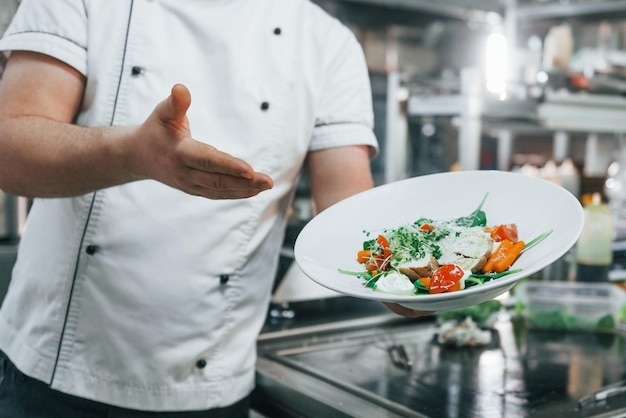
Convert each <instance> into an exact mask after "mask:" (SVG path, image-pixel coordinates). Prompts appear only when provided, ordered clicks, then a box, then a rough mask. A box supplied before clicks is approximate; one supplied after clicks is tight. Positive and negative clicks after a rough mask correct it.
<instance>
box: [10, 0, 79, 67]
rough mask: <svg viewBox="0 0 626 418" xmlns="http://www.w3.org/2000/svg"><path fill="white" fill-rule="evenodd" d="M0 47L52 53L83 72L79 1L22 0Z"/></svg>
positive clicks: (50, 54) (11, 49) (51, 54)
mask: <svg viewBox="0 0 626 418" xmlns="http://www.w3.org/2000/svg"><path fill="white" fill-rule="evenodd" d="M0 50H2V51H5V52H6V53H7V54H8V53H10V51H17V50H21V51H32V52H39V53H42V54H46V55H49V56H52V57H54V58H56V59H58V60H60V61H63V62H65V63H66V64H68V65H70V66H72V67H74V68H75V69H76V70H77V71H79V72H81V73H82V74H86V72H87V14H86V11H85V6H84V4H83V2H82V1H81V0H22V2H21V3H20V6H19V8H18V10H17V12H16V14H15V16H14V18H13V20H12V21H11V24H10V25H9V27H8V29H7V30H6V32H5V33H4V36H3V37H2V39H0Z"/></svg>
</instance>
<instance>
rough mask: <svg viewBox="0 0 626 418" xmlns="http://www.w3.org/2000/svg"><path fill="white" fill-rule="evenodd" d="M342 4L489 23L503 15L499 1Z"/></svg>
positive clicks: (344, 0)
mask: <svg viewBox="0 0 626 418" xmlns="http://www.w3.org/2000/svg"><path fill="white" fill-rule="evenodd" d="M337 1H338V2H340V3H358V4H363V5H370V6H381V7H386V8H391V9H397V10H408V11H415V12H423V13H427V14H431V15H437V16H441V17H448V18H453V19H459V20H471V21H479V22H487V21H492V20H493V13H496V14H498V15H502V13H503V10H504V9H503V7H502V5H501V3H500V1H499V0H456V1H455V0H437V1H432V0H337Z"/></svg>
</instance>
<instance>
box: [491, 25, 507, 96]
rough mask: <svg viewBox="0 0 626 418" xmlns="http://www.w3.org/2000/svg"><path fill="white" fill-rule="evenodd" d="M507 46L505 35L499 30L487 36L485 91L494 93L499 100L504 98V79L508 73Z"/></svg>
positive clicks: (505, 93) (505, 94)
mask: <svg viewBox="0 0 626 418" xmlns="http://www.w3.org/2000/svg"><path fill="white" fill-rule="evenodd" d="M508 63H509V55H508V47H507V42H506V38H505V36H504V35H503V34H502V33H501V32H499V31H495V32H492V33H491V34H490V35H489V36H488V37H487V51H486V61H485V74H486V80H487V91H489V92H490V93H493V94H496V95H497V96H498V98H499V99H500V100H504V99H506V96H507V91H506V79H507V73H508Z"/></svg>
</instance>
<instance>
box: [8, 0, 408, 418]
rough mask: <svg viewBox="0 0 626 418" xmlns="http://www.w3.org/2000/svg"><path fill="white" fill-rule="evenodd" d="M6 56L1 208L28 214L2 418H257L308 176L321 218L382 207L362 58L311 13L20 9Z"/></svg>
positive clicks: (350, 39)
mask: <svg viewBox="0 0 626 418" xmlns="http://www.w3.org/2000/svg"><path fill="white" fill-rule="evenodd" d="M0 49H2V50H3V51H5V52H6V54H8V63H7V66H6V69H5V72H4V74H3V79H2V82H1V83H0V188H1V189H2V190H4V191H6V192H8V193H11V194H15V195H20V196H28V197H33V198H35V199H34V203H33V206H32V209H31V210H30V213H29V216H28V220H27V224H26V227H25V230H24V232H23V236H22V239H21V242H20V248H19V254H18V260H17V263H16V266H15V268H14V271H13V277H12V282H11V286H10V289H9V292H8V294H7V297H6V299H5V302H4V304H3V305H2V308H1V310H0V350H1V351H2V355H1V359H0V417H11V418H16V417H18V418H19V417H29V418H33V417H52V416H55V417H56V416H64V417H70V416H71V417H92V416H93V417H96V416H98V417H99V416H125V417H126V416H129V417H132V416H142V417H145V416H153V415H154V416H160V414H163V413H168V412H174V411H176V412H177V413H178V414H176V415H167V416H180V417H186V416H194V417H195V416H203V417H204V416H207V417H209V416H211V417H212V416H247V415H248V409H249V398H248V396H249V394H250V392H251V390H252V389H253V385H254V372H255V360H256V357H255V356H256V353H255V341H256V337H257V334H258V332H259V330H260V329H261V326H262V324H263V322H264V319H265V315H266V310H267V306H268V302H269V299H270V292H271V288H272V281H273V277H274V274H275V271H276V267H277V261H278V253H279V249H280V246H281V243H282V238H283V232H284V228H285V221H286V213H287V210H288V208H289V206H290V202H291V199H292V196H293V192H294V188H295V185H296V183H297V181H298V177H299V174H300V173H301V169H302V168H303V167H305V168H306V170H307V171H308V175H309V179H310V183H311V190H312V198H313V201H314V204H315V207H316V210H317V211H321V210H323V209H325V208H326V207H328V206H329V205H331V204H333V203H335V202H337V201H339V200H341V199H343V198H345V197H347V196H350V195H352V194H354V193H357V192H360V191H362V190H365V189H368V188H370V187H372V177H371V174H370V168H369V167H370V166H369V161H370V158H372V157H373V156H374V155H375V154H376V152H377V143H376V139H375V137H374V134H373V131H372V125H373V114H372V103H371V91H370V84H369V80H368V72H367V68H366V64H365V61H364V56H363V53H362V50H361V48H360V46H359V44H358V42H357V40H356V39H355V37H354V36H353V35H352V33H351V32H350V31H349V30H348V29H347V28H346V27H344V26H343V25H342V24H340V23H339V22H338V21H337V20H335V19H334V18H332V17H330V16H329V15H327V14H326V13H325V12H323V11H322V10H321V9H320V8H318V7H317V6H315V5H314V4H312V3H310V2H309V1H306V0H198V1H190V0H184V1H181V0H128V1H113V2H111V1H108V0H22V2H21V5H20V7H19V10H18V12H17V14H16V16H15V18H14V20H13V22H12V24H11V25H10V27H9V29H8V30H7V32H6V33H5V35H4V37H3V38H2V40H0ZM390 309H392V310H394V311H395V312H397V313H399V314H402V315H405V316H415V315H418V314H419V313H418V312H413V311H410V310H407V309H405V308H400V307H398V306H391V305H390ZM147 411H150V412H151V413H152V414H150V415H148V414H147ZM198 411H204V412H203V413H202V414H200V412H198Z"/></svg>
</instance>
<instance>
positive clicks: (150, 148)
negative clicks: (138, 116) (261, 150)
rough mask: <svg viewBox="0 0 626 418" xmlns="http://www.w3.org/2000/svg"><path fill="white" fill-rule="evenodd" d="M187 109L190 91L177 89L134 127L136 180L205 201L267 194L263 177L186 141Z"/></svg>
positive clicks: (212, 149)
mask: <svg viewBox="0 0 626 418" xmlns="http://www.w3.org/2000/svg"><path fill="white" fill-rule="evenodd" d="M190 105H191V94H190V93H189V90H188V89H187V87H185V86H183V85H182V84H176V85H175V86H174V87H172V91H171V94H170V96H169V97H168V98H167V99H165V100H163V101H162V102H161V103H159V104H158V105H157V106H156V108H155V109H154V111H153V112H152V114H151V115H150V116H149V117H148V119H147V120H146V121H145V122H144V123H143V124H142V125H141V126H139V127H138V131H137V140H136V141H134V143H133V148H134V149H133V151H132V154H133V155H134V157H133V162H132V164H133V167H134V169H135V170H137V171H136V175H137V176H138V177H139V178H151V179H154V180H157V181H160V182H162V183H165V184H167V185H169V186H172V187H174V188H177V189H179V190H182V191H184V192H186V193H189V194H192V195H197V196H204V197H207V198H210V199H241V198H246V197H251V196H255V195H257V194H258V193H260V192H262V191H263V190H267V189H271V188H272V187H273V185H274V184H273V181H272V179H271V178H270V177H269V176H267V175H266V174H263V173H258V172H255V171H254V169H253V168H252V167H251V166H250V165H249V164H248V163H246V162H245V161H243V160H240V159H239V158H235V157H233V156H231V155H229V154H227V153H224V152H221V151H219V150H218V149H216V148H215V147H213V146H211V145H208V144H205V143H203V142H200V141H196V140H194V139H193V138H192V137H191V131H190V129H189V122H188V120H187V109H189V106H190Z"/></svg>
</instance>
